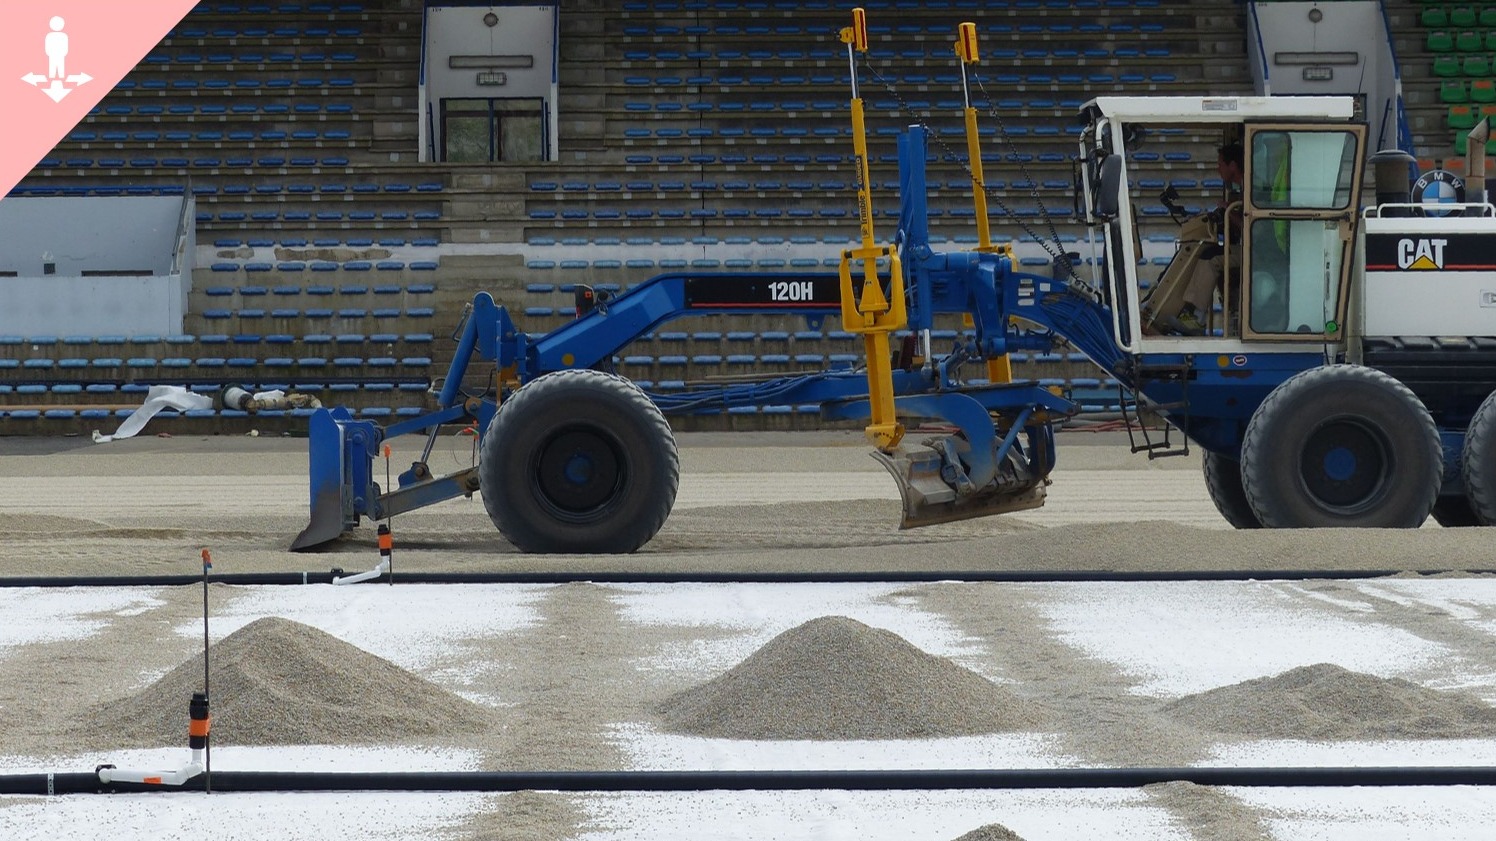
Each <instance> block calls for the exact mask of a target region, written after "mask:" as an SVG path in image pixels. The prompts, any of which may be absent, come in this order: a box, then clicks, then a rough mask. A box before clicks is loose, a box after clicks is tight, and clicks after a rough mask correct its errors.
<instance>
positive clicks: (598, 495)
mask: <svg viewBox="0 0 1496 841" xmlns="http://www.w3.org/2000/svg"><path fill="white" fill-rule="evenodd" d="M538 458H539V470H537V471H535V482H536V489H537V490H538V491H539V493H540V497H541V498H542V499H543V500H545V502H546V503H548V504H549V505H550V506H551V507H552V508H554V509H556V510H557V512H558V513H569V514H585V513H587V512H590V511H595V510H597V509H598V508H600V507H602V506H604V505H606V504H607V503H608V502H609V500H611V499H612V498H613V496H614V495H615V493H616V492H617V490H618V488H619V484H620V479H621V478H622V475H623V462H622V459H621V458H620V456H619V453H618V451H617V449H616V448H615V446H614V445H613V442H612V441H611V440H610V439H609V438H607V437H605V436H603V435H600V434H598V433H596V432H594V431H592V430H579V429H573V430H566V431H562V432H559V433H558V434H556V435H555V436H553V437H552V438H551V439H550V440H548V441H547V442H546V443H545V444H544V445H543V446H542V447H541V449H540V452H539V454H538Z"/></svg>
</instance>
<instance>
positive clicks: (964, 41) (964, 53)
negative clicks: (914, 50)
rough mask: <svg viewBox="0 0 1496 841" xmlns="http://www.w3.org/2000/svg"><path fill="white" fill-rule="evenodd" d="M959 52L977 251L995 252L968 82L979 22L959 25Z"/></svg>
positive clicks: (974, 109)
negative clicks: (967, 71)
mask: <svg viewBox="0 0 1496 841" xmlns="http://www.w3.org/2000/svg"><path fill="white" fill-rule="evenodd" d="M956 55H957V56H959V57H960V58H961V93H962V95H963V96H964V97H965V100H966V108H965V110H964V113H965V116H966V157H967V160H969V161H970V162H971V198H972V202H973V204H974V205H975V210H976V216H977V250H978V251H992V250H993V248H992V227H991V223H990V222H989V221H988V219H987V184H986V181H985V180H983V178H982V147H981V143H980V142H979V140H978V138H977V109H976V108H974V107H972V104H971V89H970V87H969V86H968V85H967V82H966V65H968V64H976V63H977V61H978V59H979V55H978V53H977V25H976V24H974V23H970V22H968V23H963V24H961V25H960V26H958V27H956Z"/></svg>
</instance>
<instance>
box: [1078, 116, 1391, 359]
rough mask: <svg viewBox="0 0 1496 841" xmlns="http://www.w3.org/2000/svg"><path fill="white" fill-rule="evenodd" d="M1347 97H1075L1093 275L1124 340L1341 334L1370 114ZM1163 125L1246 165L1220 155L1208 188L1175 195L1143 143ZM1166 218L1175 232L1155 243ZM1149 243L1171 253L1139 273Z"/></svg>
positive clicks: (1333, 338)
mask: <svg viewBox="0 0 1496 841" xmlns="http://www.w3.org/2000/svg"><path fill="white" fill-rule="evenodd" d="M1353 105H1354V101H1353V100H1352V99H1351V98H1349V97H1098V98H1097V99H1094V100H1092V101H1091V102H1088V103H1087V104H1086V105H1085V106H1083V109H1082V115H1083V116H1084V117H1085V120H1086V127H1085V130H1084V132H1083V133H1082V139H1081V160H1082V161H1084V162H1085V164H1084V165H1083V166H1082V167H1081V173H1082V177H1081V190H1080V194H1081V199H1082V201H1083V202H1084V208H1083V211H1084V218H1085V221H1086V222H1087V223H1088V225H1089V226H1090V229H1091V232H1092V236H1091V238H1090V246H1091V251H1092V253H1091V254H1090V255H1089V256H1090V257H1091V258H1092V259H1091V260H1090V261H1089V262H1090V263H1091V265H1092V266H1094V267H1096V270H1095V272H1094V276H1093V278H1092V283H1093V284H1094V285H1095V287H1096V288H1097V289H1098V290H1099V291H1100V293H1101V295H1102V296H1103V299H1104V300H1105V301H1106V303H1107V304H1108V305H1109V307H1110V309H1111V314H1112V322H1113V323H1112V329H1113V332H1114V335H1115V337H1116V340H1117V344H1118V346H1119V347H1121V348H1123V349H1125V350H1127V351H1128V352H1131V353H1142V352H1147V351H1156V352H1221V351H1224V350H1227V349H1228V348H1227V347H1226V345H1233V346H1235V345H1245V344H1246V343H1255V342H1277V343H1283V342H1313V343H1318V344H1323V343H1324V342H1326V341H1329V342H1337V343H1338V342H1340V341H1341V340H1342V339H1343V333H1344V324H1345V317H1346V308H1347V300H1346V292H1347V281H1348V278H1349V276H1350V272H1351V269H1352V268H1353V266H1352V263H1353V250H1352V249H1353V248H1354V246H1355V234H1356V231H1355V226H1356V224H1357V221H1358V209H1359V204H1360V191H1361V181H1362V173H1363V170H1364V163H1365V139H1366V127H1365V125H1364V123H1362V122H1359V121H1357V120H1356V119H1355V114H1354V108H1353ZM1167 135H1174V136H1183V137H1189V138H1192V139H1195V140H1196V141H1197V142H1199V143H1200V144H1201V145H1206V144H1208V145H1209V146H1210V147H1211V148H1212V150H1213V151H1212V154H1214V153H1215V152H1216V151H1218V150H1224V151H1226V153H1227V154H1228V155H1229V154H1230V153H1231V152H1232V151H1233V150H1234V151H1235V153H1236V154H1239V155H1240V156H1241V164H1240V169H1239V170H1233V169H1232V168H1231V167H1229V166H1227V167H1221V172H1222V173H1223V175H1226V173H1228V171H1229V172H1230V175H1229V176H1227V177H1223V178H1222V179H1221V181H1222V182H1223V183H1222V184H1221V186H1220V189H1219V191H1218V192H1212V193H1211V194H1210V196H1209V197H1208V198H1204V199H1202V198H1200V197H1199V195H1200V194H1199V193H1198V192H1195V193H1194V197H1193V198H1190V199H1183V200H1181V199H1180V198H1179V196H1178V194H1177V191H1175V190H1174V189H1173V187H1172V184H1171V183H1170V182H1169V181H1168V180H1167V176H1168V169H1167V167H1166V164H1167V162H1166V161H1161V160H1160V156H1159V154H1158V153H1156V152H1153V151H1151V150H1149V149H1148V145H1149V140H1150V138H1157V137H1162V136H1167ZM1161 164H1164V165H1165V166H1162V167H1161ZM1160 174H1163V175H1164V176H1165V178H1162V179H1161V178H1159V175H1160ZM1237 177H1239V178H1240V183H1237V184H1233V183H1228V181H1230V180H1235V179H1236V178H1237ZM1207 183H1210V182H1207ZM1160 184H1163V185H1164V186H1163V187H1160V186H1159V185H1160ZM1145 185H1147V186H1146V187H1145ZM1191 202H1198V205H1196V206H1189V204H1190V203H1191ZM1144 227H1146V228H1147V229H1148V231H1149V233H1148V236H1147V239H1146V242H1147V244H1148V249H1147V251H1145V247H1144V243H1145V238H1144V235H1143V230H1144ZM1166 231H1167V232H1171V236H1169V237H1168V238H1169V239H1172V242H1164V243H1160V242H1159V240H1160V239H1162V238H1163V237H1161V236H1160V234H1162V233H1163V232H1166ZM1148 253H1154V254H1160V253H1167V254H1170V255H1171V256H1170V257H1169V259H1168V265H1167V266H1165V267H1164V268H1163V270H1162V271H1161V272H1158V271H1157V270H1156V269H1152V267H1151V266H1150V267H1149V268H1148V269H1146V270H1143V271H1142V277H1140V267H1141V264H1144V263H1145V262H1148V261H1146V260H1145V258H1146V257H1147V254H1148ZM1154 273H1157V277H1156V279H1155V278H1154V277H1153V276H1152V275H1153V274H1154Z"/></svg>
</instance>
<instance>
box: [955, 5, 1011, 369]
mask: <svg viewBox="0 0 1496 841" xmlns="http://www.w3.org/2000/svg"><path fill="white" fill-rule="evenodd" d="M956 55H957V57H959V58H960V59H961V94H962V96H964V97H965V102H966V108H965V111H964V113H965V115H966V158H967V160H968V161H970V163H971V201H972V205H973V209H974V210H975V212H976V217H977V250H978V251H984V252H993V251H997V252H1001V251H1002V250H1003V248H1002V247H1001V246H998V247H994V246H993V245H992V225H991V222H990V220H988V218H987V183H986V181H985V180H984V179H983V177H982V146H981V142H980V139H979V138H978V136H977V109H976V108H974V107H972V104H971V88H970V86H969V85H968V84H967V81H966V65H968V64H976V63H977V61H978V60H979V59H980V54H979V53H978V51H977V25H976V24H974V23H970V22H967V23H963V24H960V25H959V26H957V27H956ZM987 380H988V381H989V382H994V383H1010V382H1012V381H1013V364H1012V362H1010V361H1009V359H1008V355H1007V354H1003V355H1002V356H999V357H997V358H996V359H989V360H987Z"/></svg>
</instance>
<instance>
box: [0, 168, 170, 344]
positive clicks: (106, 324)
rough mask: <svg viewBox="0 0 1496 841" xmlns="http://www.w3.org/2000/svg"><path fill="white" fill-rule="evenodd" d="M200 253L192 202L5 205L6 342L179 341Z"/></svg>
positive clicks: (0, 318) (2, 302)
mask: <svg viewBox="0 0 1496 841" xmlns="http://www.w3.org/2000/svg"><path fill="white" fill-rule="evenodd" d="M183 220H185V221H186V224H185V227H184V226H183V225H182V222H183ZM193 251H194V249H193V212H192V200H191V198H187V197H171V196H166V197H119V198H76V197H73V198H21V197H13V198H8V199H6V200H4V201H0V272H16V273H17V276H14V277H12V276H0V333H4V334H7V335H20V336H37V335H59V336H62V335H120V334H123V335H139V334H154V335H166V334H171V333H180V332H182V317H183V315H184V314H185V312H186V307H187V297H188V292H189V291H190V290H189V288H188V286H189V284H190V283H191V280H190V279H191V277H192V258H193ZM48 265H50V266H52V270H53V273H51V274H48V270H47V266H48ZM84 272H89V273H90V274H91V275H95V274H96V276H90V277H84V276H83V273H84ZM111 272H128V273H132V275H124V274H121V275H112V274H110V273H111ZM136 272H149V273H150V274H148V275H143V276H133V273H136Z"/></svg>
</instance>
